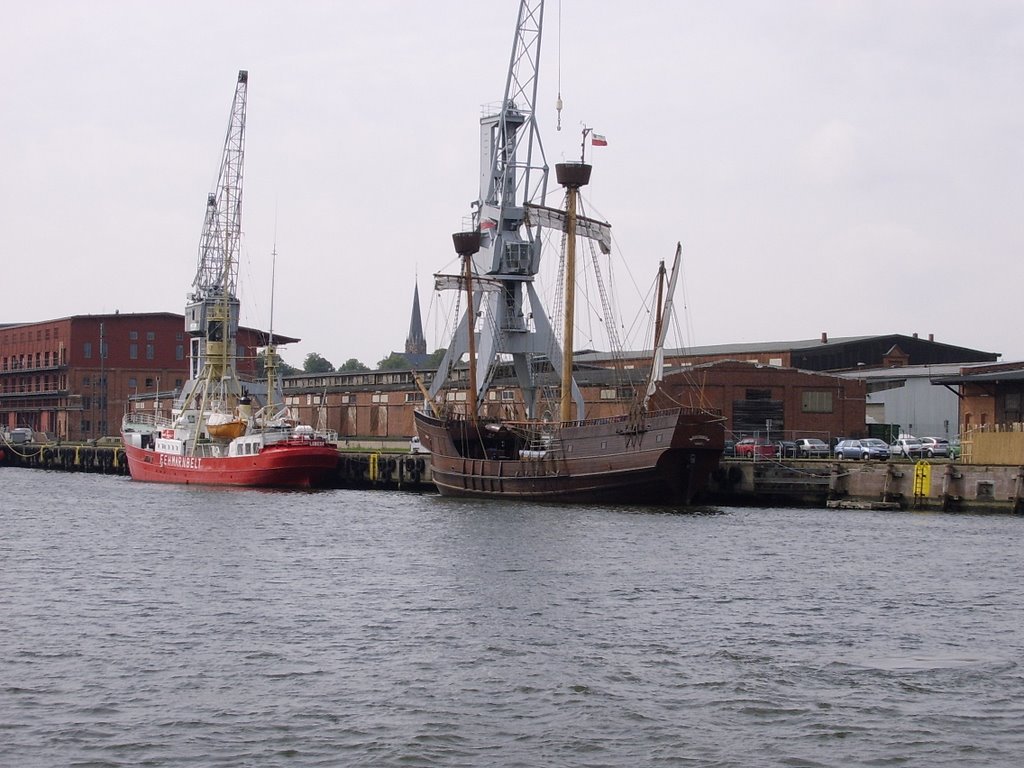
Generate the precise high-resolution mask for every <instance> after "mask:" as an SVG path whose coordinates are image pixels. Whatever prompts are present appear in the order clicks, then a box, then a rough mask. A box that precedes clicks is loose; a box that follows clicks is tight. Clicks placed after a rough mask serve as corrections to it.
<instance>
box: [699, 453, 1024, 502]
mask: <svg viewBox="0 0 1024 768" xmlns="http://www.w3.org/2000/svg"><path fill="white" fill-rule="evenodd" d="M705 501H707V502H710V503H713V504H729V505H749V506H810V507H826V506H828V507H834V508H846V509H921V510H933V511H944V512H956V511H962V512H1006V513H1013V514H1020V513H1022V512H1024V466H1012V465H991V464H987V465H982V464H960V463H956V462H951V461H947V460H941V461H926V460H921V461H917V462H914V461H896V460H890V461H833V460H829V459H786V460H773V459H758V460H757V461H753V460H750V459H723V460H722V463H721V465H720V466H719V468H718V469H717V470H716V471H715V473H714V474H713V476H712V481H711V486H710V487H709V489H708V494H707V496H706V498H705Z"/></svg>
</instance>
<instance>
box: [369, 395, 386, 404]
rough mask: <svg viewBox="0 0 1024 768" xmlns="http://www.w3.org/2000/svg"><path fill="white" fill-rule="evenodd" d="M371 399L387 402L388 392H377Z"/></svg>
mask: <svg viewBox="0 0 1024 768" xmlns="http://www.w3.org/2000/svg"><path fill="white" fill-rule="evenodd" d="M370 401H371V402H374V403H387V401H388V394H387V392H375V393H374V394H373V397H372V398H370Z"/></svg>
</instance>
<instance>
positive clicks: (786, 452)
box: [775, 440, 797, 459]
mask: <svg viewBox="0 0 1024 768" xmlns="http://www.w3.org/2000/svg"><path fill="white" fill-rule="evenodd" d="M775 450H776V452H777V455H778V456H779V457H780V458H783V459H795V458H796V457H797V452H796V443H795V442H793V441H792V440H776V441H775Z"/></svg>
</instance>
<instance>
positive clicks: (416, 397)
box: [405, 392, 422, 403]
mask: <svg viewBox="0 0 1024 768" xmlns="http://www.w3.org/2000/svg"><path fill="white" fill-rule="evenodd" d="M421 398H422V395H420V394H419V393H418V392H406V393H405V402H407V403H417V402H419V401H420V399H421Z"/></svg>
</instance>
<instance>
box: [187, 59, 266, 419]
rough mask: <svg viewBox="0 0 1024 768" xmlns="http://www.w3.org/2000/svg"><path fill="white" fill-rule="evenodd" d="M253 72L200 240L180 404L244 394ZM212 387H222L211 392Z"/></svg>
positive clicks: (236, 105)
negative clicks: (239, 342)
mask: <svg viewBox="0 0 1024 768" xmlns="http://www.w3.org/2000/svg"><path fill="white" fill-rule="evenodd" d="M248 85H249V73H248V72H247V71H245V70H241V71H239V73H238V80H237V83H236V86H235V96H234V99H233V100H232V103H231V115H230V117H229V119H228V131H227V136H226V137H225V139H224V152H223V155H222V157H221V164H220V171H219V173H218V176H217V191H216V192H212V193H210V195H209V196H208V197H207V203H206V217H205V219H204V221H203V231H202V235H201V237H200V241H199V265H198V268H197V269H196V276H195V279H194V280H193V281H192V292H191V293H190V294H189V296H188V301H187V304H186V311H185V330H186V332H187V333H188V334H189V342H190V343H189V373H190V375H189V379H190V380H189V382H188V383H187V384H186V386H185V387H184V388H183V389H182V393H181V397H180V399H179V405H180V406H181V407H185V406H186V405H189V404H191V402H192V401H195V400H197V398H198V395H199V394H200V390H201V391H202V395H203V398H204V400H205V399H206V398H208V397H211V396H216V397H217V398H218V399H223V398H225V397H229V396H234V397H237V396H238V395H240V394H241V387H240V385H239V384H238V375H237V372H236V370H235V338H236V336H237V333H238V315H239V311H238V308H239V304H238V297H237V294H236V291H237V284H238V255H239V250H240V247H241V234H242V167H243V160H244V158H245V106H246V96H247V93H248ZM211 387H215V388H217V389H218V392H217V393H213V392H211Z"/></svg>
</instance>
